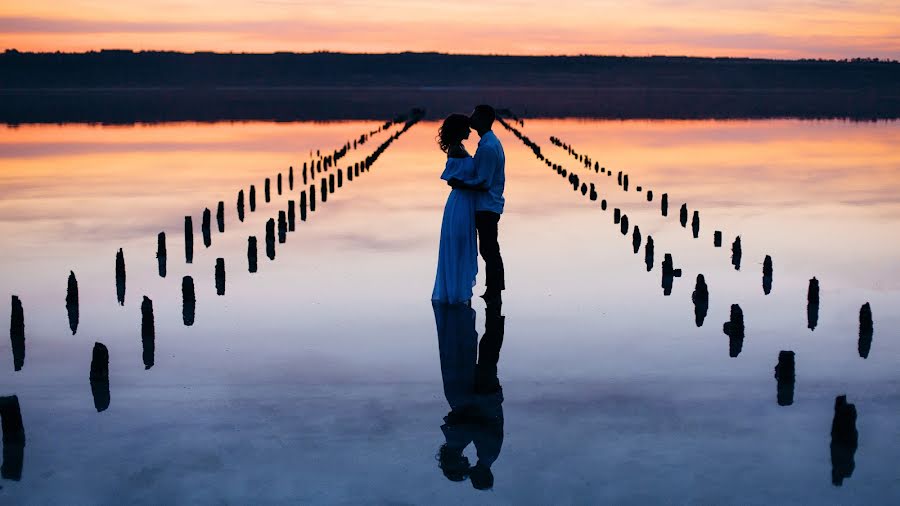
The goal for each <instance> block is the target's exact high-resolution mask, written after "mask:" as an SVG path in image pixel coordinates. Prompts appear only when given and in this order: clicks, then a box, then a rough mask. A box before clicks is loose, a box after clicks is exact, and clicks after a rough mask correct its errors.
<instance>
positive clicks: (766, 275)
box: [762, 255, 772, 295]
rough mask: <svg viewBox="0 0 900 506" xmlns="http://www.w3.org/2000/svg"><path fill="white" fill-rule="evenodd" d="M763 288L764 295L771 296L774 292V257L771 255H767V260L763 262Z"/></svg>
mask: <svg viewBox="0 0 900 506" xmlns="http://www.w3.org/2000/svg"><path fill="white" fill-rule="evenodd" d="M762 286H763V293H764V294H766V295H769V293H770V292H771V291H772V257H770V256H769V255H766V258H765V260H763V278H762Z"/></svg>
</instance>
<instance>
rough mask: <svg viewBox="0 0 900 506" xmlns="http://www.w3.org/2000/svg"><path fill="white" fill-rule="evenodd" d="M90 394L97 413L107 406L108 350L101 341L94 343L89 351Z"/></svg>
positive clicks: (104, 409)
mask: <svg viewBox="0 0 900 506" xmlns="http://www.w3.org/2000/svg"><path fill="white" fill-rule="evenodd" d="M90 382H91V395H93V397H94V409H96V410H97V413H101V412H103V411H106V410H107V409H108V408H109V401H110V399H109V350H107V349H106V346H104V345H103V343H94V349H93V352H92V353H91V376H90Z"/></svg>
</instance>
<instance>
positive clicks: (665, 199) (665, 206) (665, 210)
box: [659, 193, 669, 216]
mask: <svg viewBox="0 0 900 506" xmlns="http://www.w3.org/2000/svg"><path fill="white" fill-rule="evenodd" d="M659 207H660V210H661V211H662V215H663V216H668V215H669V194H668V193H663V194H662V200H661V201H660V203H659Z"/></svg>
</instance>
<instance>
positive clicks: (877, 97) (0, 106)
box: [0, 87, 900, 125]
mask: <svg viewBox="0 0 900 506" xmlns="http://www.w3.org/2000/svg"><path fill="white" fill-rule="evenodd" d="M482 102H484V103H491V104H494V105H495V106H496V107H498V108H507V109H510V110H512V111H514V112H515V113H516V114H517V115H519V116H521V117H524V118H605V119H738V118H751V119H767V118H802V119H849V120H853V121H875V120H889V119H898V118H900V91H898V92H896V93H894V94H892V95H890V94H881V93H865V92H854V91H848V90H784V89H778V90H734V89H711V90H710V89H658V88H656V89H652V88H650V89H622V88H614V89H604V88H550V87H516V88H500V87H482V88H476V87H466V88H430V87H366V88H347V87H344V88H335V89H328V88H321V87H318V88H313V87H309V88H301V87H258V88H253V87H219V88H101V89H34V90H28V89H26V90H22V89H19V90H16V89H0V123H5V124H10V125H15V124H28V123H102V124H133V123H158V122H180V121H197V122H216V121H285V122H286V121H329V120H359V119H363V120H369V119H372V120H385V119H389V118H391V117H393V115H394V114H395V113H396V111H398V110H406V109H409V108H410V107H421V108H424V109H426V110H427V111H428V116H429V117H431V118H437V117H443V116H445V115H446V114H449V113H450V112H467V111H469V110H470V109H471V108H472V106H473V105H474V104H478V103H482Z"/></svg>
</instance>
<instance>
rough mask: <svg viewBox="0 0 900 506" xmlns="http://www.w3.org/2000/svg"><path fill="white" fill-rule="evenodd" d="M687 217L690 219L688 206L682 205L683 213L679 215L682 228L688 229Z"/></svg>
mask: <svg viewBox="0 0 900 506" xmlns="http://www.w3.org/2000/svg"><path fill="white" fill-rule="evenodd" d="M687 217H688V211H687V204H681V211H680V213H679V221H681V226H682V227H687Z"/></svg>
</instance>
